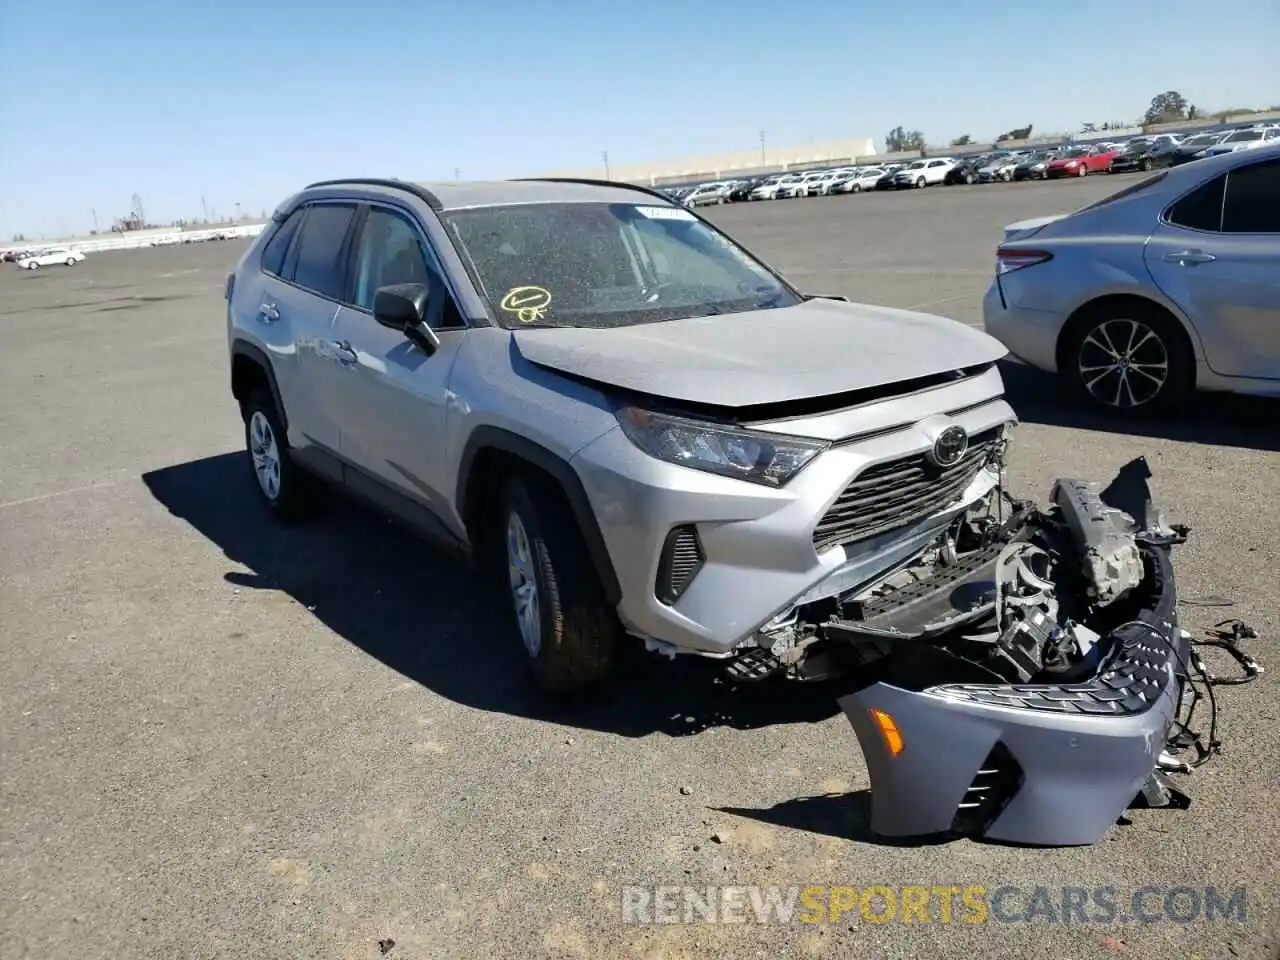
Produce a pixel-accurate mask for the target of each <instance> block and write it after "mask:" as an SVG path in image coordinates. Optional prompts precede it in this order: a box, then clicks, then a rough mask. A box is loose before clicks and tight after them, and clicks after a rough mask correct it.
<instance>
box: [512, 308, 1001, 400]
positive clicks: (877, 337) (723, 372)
mask: <svg viewBox="0 0 1280 960" xmlns="http://www.w3.org/2000/svg"><path fill="white" fill-rule="evenodd" d="M513 338H514V340H515V345H516V349H517V350H519V351H520V353H521V354H522V355H523V356H524V357H525V358H526V359H527V360H529V361H530V362H532V363H535V364H538V365H539V366H542V367H547V368H550V369H552V370H557V371H559V372H561V373H566V374H570V375H572V376H576V377H582V378H584V379H587V380H592V381H595V382H597V383H602V384H605V385H608V386H613V387H619V388H622V389H625V390H630V391H634V392H637V393H644V394H649V395H651V396H657V397H663V398H666V399H668V400H674V401H683V402H685V403H692V404H706V405H710V406H720V407H746V406H755V405H757V404H769V403H781V402H784V401H788V400H808V399H813V398H815V397H824V396H833V395H835V394H840V393H847V392H851V391H855V390H862V389H867V388H871V387H879V386H884V385H887V384H891V383H898V382H901V381H904V380H913V379H915V378H918V377H927V376H931V375H936V374H940V373H947V372H949V371H951V370H958V369H960V368H962V367H971V366H977V365H981V364H984V363H991V362H993V361H995V360H998V359H1000V358H1001V357H1003V356H1004V355H1005V354H1006V353H1007V351H1006V350H1005V348H1004V346H1002V345H1001V344H1000V343H999V342H998V341H996V340H995V339H994V338H992V337H989V336H988V335H987V334H985V333H982V332H981V331H979V330H976V329H974V328H972V327H968V326H965V325H964V324H962V323H958V322H956V321H954V320H947V319H944V318H943V317H935V316H930V315H929V314H924V313H913V312H911V311H908V310H895V309H892V308H890V307H877V306H871V305H869V304H852V303H845V302H841V301H836V300H809V301H806V302H804V303H801V304H798V305H797V306H794V307H780V308H777V309H772V310H753V311H750V312H748V313H734V314H721V315H719V316H712V317H693V318H690V319H687V320H670V321H667V322H663V323H650V324H641V325H638V326H631V327H612V328H606V329H586V328H574V327H566V328H559V329H555V328H548V329H541V330H516V331H514V332H513Z"/></svg>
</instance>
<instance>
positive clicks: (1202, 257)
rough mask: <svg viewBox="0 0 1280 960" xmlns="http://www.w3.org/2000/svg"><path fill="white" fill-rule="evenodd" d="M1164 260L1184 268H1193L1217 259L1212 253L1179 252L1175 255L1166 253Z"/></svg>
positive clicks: (1200, 251) (1196, 251)
mask: <svg viewBox="0 0 1280 960" xmlns="http://www.w3.org/2000/svg"><path fill="white" fill-rule="evenodd" d="M1164 258H1165V260H1167V261H1169V262H1170V263H1177V264H1181V265H1182V266H1184V267H1194V266H1195V265H1196V264H1197V263H1212V262H1213V261H1214V260H1216V259H1218V258H1217V257H1215V256H1214V255H1213V254H1212V253H1205V252H1204V251H1203V250H1179V251H1178V252H1177V253H1166V254H1165V255H1164Z"/></svg>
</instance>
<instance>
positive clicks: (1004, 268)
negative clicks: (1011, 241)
mask: <svg viewBox="0 0 1280 960" xmlns="http://www.w3.org/2000/svg"><path fill="white" fill-rule="evenodd" d="M1052 259H1053V254H1052V253H1049V251H1047V250H1023V249H1014V248H1012V247H1009V248H1004V249H1000V250H997V251H996V273H998V274H1001V275H1002V276H1003V275H1004V274H1006V273H1013V271H1015V270H1021V269H1022V268H1023V267H1034V266H1035V265H1036V264H1037V263H1046V262H1048V261H1050V260H1052Z"/></svg>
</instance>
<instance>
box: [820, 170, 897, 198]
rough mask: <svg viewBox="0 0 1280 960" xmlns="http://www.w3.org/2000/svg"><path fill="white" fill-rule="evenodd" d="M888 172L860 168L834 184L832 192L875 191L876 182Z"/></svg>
mask: <svg viewBox="0 0 1280 960" xmlns="http://www.w3.org/2000/svg"><path fill="white" fill-rule="evenodd" d="M887 172H888V171H886V170H885V169H884V168H883V167H859V168H858V169H856V170H853V171H850V172H849V173H846V174H845V175H844V176H842V177H841V178H840V179H838V180H836V181H835V182H834V183H832V185H831V192H832V193H861V192H862V191H863V190H874V189H875V188H876V182H877V181H878V180H879V179H880V178H881V177H883V176H884V175H885V173H887Z"/></svg>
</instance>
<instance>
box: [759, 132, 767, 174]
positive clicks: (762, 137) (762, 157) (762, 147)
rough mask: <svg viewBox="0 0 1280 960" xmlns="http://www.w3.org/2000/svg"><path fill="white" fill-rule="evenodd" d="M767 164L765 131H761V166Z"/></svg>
mask: <svg viewBox="0 0 1280 960" xmlns="http://www.w3.org/2000/svg"><path fill="white" fill-rule="evenodd" d="M765 163H766V161H765V158H764V131H763V130H761V131H760V165H761V166H764V165H765Z"/></svg>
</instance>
